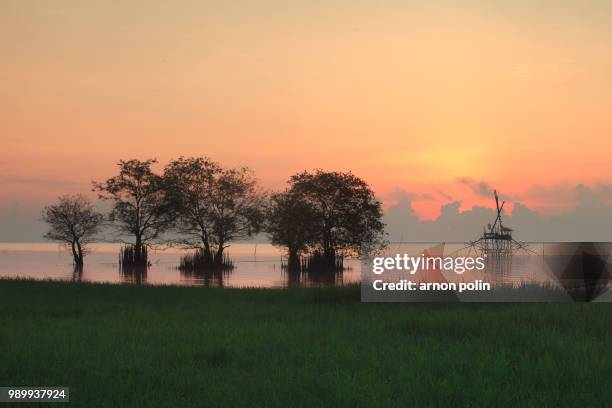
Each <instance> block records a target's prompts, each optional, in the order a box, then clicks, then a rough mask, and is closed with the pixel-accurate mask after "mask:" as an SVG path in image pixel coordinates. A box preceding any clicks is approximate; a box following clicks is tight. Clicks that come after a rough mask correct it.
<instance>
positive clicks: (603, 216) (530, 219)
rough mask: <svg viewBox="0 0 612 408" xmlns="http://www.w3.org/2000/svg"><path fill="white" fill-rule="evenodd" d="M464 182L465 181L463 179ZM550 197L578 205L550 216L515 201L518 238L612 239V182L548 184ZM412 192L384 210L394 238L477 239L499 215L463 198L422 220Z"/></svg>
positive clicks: (507, 220)
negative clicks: (468, 205) (469, 205)
mask: <svg viewBox="0 0 612 408" xmlns="http://www.w3.org/2000/svg"><path fill="white" fill-rule="evenodd" d="M464 181H465V180H464ZM467 181H469V183H468V184H469V185H470V186H472V187H473V188H475V189H477V191H481V192H482V193H483V194H484V192H486V191H487V184H486V183H482V184H480V182H474V181H473V180H469V179H468V180H467ZM543 195H544V196H546V197H547V198H554V197H564V198H567V197H573V198H574V201H575V204H574V205H573V206H572V207H571V208H568V209H567V210H566V211H564V212H562V213H559V214H555V215H550V214H544V213H541V212H539V211H537V210H535V209H532V208H530V207H528V206H527V205H525V204H524V203H521V202H516V203H515V204H514V206H513V208H512V212H511V213H509V212H506V211H504V214H503V219H504V224H505V225H506V226H508V227H510V228H513V229H514V237H515V238H516V239H518V240H522V241H533V242H536V241H549V242H559V241H602V242H608V241H612V185H610V184H598V185H595V186H586V185H583V184H578V185H573V186H571V187H569V186H566V185H564V186H563V188H560V187H558V186H552V187H549V188H548V189H547V190H546V191H545V192H544V194H543ZM410 197H411V195H410V194H409V193H406V195H405V199H404V200H402V201H400V202H398V203H397V204H395V205H392V206H391V207H389V208H388V209H387V211H386V212H385V222H386V223H387V226H388V227H387V232H388V233H389V239H390V240H391V241H400V240H403V241H412V242H466V241H470V240H473V239H476V238H478V237H479V236H480V235H481V234H482V231H483V228H484V227H485V226H486V225H487V224H488V223H490V222H493V220H494V218H495V212H494V210H493V208H489V207H481V206H474V207H472V208H471V209H468V210H465V211H461V202H460V201H452V202H449V203H447V204H444V205H442V206H441V207H440V213H439V215H438V217H437V218H436V219H434V220H431V221H421V220H419V219H418V217H417V216H416V213H415V211H414V209H413V207H412V203H413V201H412V199H411V198H410Z"/></svg>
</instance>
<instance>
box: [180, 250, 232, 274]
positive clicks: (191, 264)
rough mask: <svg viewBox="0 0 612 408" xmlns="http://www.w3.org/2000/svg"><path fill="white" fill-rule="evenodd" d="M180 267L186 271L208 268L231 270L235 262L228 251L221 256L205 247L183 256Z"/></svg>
mask: <svg viewBox="0 0 612 408" xmlns="http://www.w3.org/2000/svg"><path fill="white" fill-rule="evenodd" d="M178 268H179V270H181V271H186V272H197V271H206V270H219V271H231V270H232V269H234V263H233V262H232V260H231V259H230V257H229V255H227V254H226V253H223V254H222V255H220V257H219V256H218V255H215V254H214V253H211V252H210V251H206V250H205V249H204V248H198V249H196V250H195V252H193V253H191V254H187V255H184V256H182V257H181V260H180V261H179V267H178Z"/></svg>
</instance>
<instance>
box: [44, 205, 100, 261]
mask: <svg viewBox="0 0 612 408" xmlns="http://www.w3.org/2000/svg"><path fill="white" fill-rule="evenodd" d="M42 218H43V220H44V221H45V222H46V223H47V224H49V226H50V227H51V229H50V230H49V232H47V233H46V234H45V238H47V239H50V240H53V241H59V242H61V243H63V244H65V245H67V246H69V247H70V249H71V250H72V257H73V259H74V264H75V267H82V266H83V259H84V257H85V254H86V252H87V245H88V244H89V243H90V242H91V241H92V239H93V238H94V236H95V235H96V233H97V232H98V231H99V229H100V227H101V225H102V221H103V219H104V216H103V215H102V214H101V213H99V212H98V211H96V209H95V208H94V206H93V204H92V203H91V201H89V199H87V197H85V196H83V195H80V194H79V195H73V196H70V195H64V196H61V197H59V199H58V203H57V204H52V205H49V206H46V207H45V208H44V209H43V211H42Z"/></svg>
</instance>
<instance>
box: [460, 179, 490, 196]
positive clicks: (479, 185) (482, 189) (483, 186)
mask: <svg viewBox="0 0 612 408" xmlns="http://www.w3.org/2000/svg"><path fill="white" fill-rule="evenodd" d="M456 180H457V182H458V183H459V184H463V185H464V186H466V187H468V188H469V189H470V190H472V191H473V192H474V193H475V194H476V195H477V196H479V197H487V198H490V197H492V196H493V188H491V186H490V185H489V183H487V182H485V181H477V180H474V179H471V178H469V177H457V179H456Z"/></svg>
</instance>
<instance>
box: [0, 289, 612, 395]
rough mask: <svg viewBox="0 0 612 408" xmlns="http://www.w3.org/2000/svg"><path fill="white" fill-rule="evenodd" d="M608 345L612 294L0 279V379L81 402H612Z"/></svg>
mask: <svg viewBox="0 0 612 408" xmlns="http://www.w3.org/2000/svg"><path fill="white" fill-rule="evenodd" d="M611 345H612V304H585V303H573V304H572V303H569V304H361V303H359V288H358V287H356V286H353V287H346V288H329V289H289V290H265V289H248V290H245V289H211V288H180V287H139V286H127V285H123V286H113V285H100V284H79V283H59V282H31V281H6V280H4V281H0V386H1V385H4V386H7V385H21V386H28V385H29V386H41V385H47V386H70V387H71V404H72V405H74V406H84V407H99V406H109V407H119V406H130V407H154V406H163V407H171V406H220V407H227V406H282V407H286V406H330V405H331V406H347V407H353V406H415V405H416V406H517V405H529V406H535V407H543V406H550V407H557V406H609V404H610V402H611V401H612V387H611V386H610V379H611V378H612V352H611V349H610V347H611ZM0 405H1V404H0ZM20 406H22V405H20Z"/></svg>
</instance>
